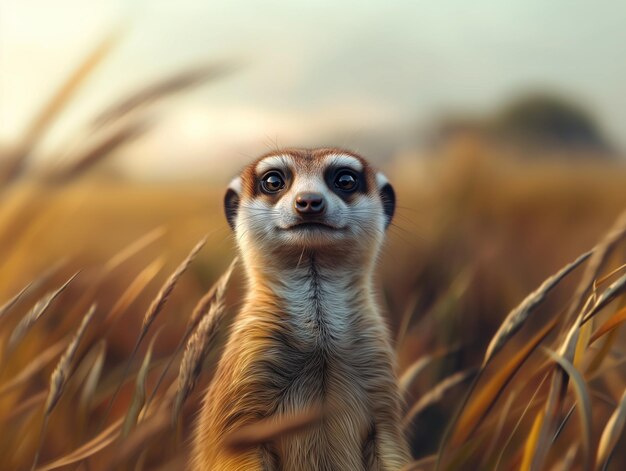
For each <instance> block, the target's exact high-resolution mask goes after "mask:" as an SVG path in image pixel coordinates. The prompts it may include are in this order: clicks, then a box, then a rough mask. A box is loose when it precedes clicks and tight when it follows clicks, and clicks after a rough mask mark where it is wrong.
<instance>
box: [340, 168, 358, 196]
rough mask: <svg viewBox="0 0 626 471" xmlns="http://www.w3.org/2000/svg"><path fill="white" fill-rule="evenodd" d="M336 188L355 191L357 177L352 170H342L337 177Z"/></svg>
mask: <svg viewBox="0 0 626 471" xmlns="http://www.w3.org/2000/svg"><path fill="white" fill-rule="evenodd" d="M335 186H336V187H337V188H339V189H340V190H341V191H354V190H356V187H357V177H356V174H355V173H354V172H351V171H350V170H342V171H341V172H339V173H338V174H337V176H336V177H335Z"/></svg>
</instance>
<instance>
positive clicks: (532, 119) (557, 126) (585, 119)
mask: <svg viewBox="0 0 626 471" xmlns="http://www.w3.org/2000/svg"><path fill="white" fill-rule="evenodd" d="M493 125H494V126H493V128H494V129H493V130H494V131H495V132H496V133H497V134H498V135H500V136H501V137H504V138H506V139H516V140H522V141H524V142H526V143H528V144H531V145H541V146H559V147H576V148H582V149H589V150H599V151H607V150H609V148H610V146H609V145H608V143H607V141H606V140H605V139H604V137H603V135H602V132H600V130H599V127H598V125H597V123H596V121H595V120H594V118H593V117H592V116H591V114H590V113H589V112H588V111H587V110H585V109H584V108H583V107H582V106H580V105H577V104H574V103H571V102H570V101H568V100H567V99H565V98H562V97H559V96H556V95H552V94H548V93H535V94H531V95H526V96H523V97H521V98H519V99H517V100H515V101H513V102H512V103H511V104H509V105H507V106H505V107H504V109H503V110H502V111H501V112H500V113H499V114H498V115H497V117H496V120H495V122H494V123H493Z"/></svg>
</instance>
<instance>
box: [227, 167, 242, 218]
mask: <svg viewBox="0 0 626 471" xmlns="http://www.w3.org/2000/svg"><path fill="white" fill-rule="evenodd" d="M240 194H241V178H240V177H236V178H233V180H232V181H231V182H230V185H228V190H226V195H224V213H225V214H226V220H227V221H228V225H229V226H230V228H231V229H233V230H234V229H235V221H236V220H237V211H238V210H239V195H240Z"/></svg>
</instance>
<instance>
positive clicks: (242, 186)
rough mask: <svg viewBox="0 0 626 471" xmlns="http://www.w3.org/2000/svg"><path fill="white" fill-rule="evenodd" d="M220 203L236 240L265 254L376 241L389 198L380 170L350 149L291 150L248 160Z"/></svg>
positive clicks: (390, 206) (389, 212)
mask: <svg viewBox="0 0 626 471" xmlns="http://www.w3.org/2000/svg"><path fill="white" fill-rule="evenodd" d="M224 203H225V212H226V218H227V220H228V223H229V225H230V226H231V228H232V229H234V231H235V233H236V236H237V238H238V241H239V243H240V244H242V243H245V244H246V245H248V244H253V245H254V246H255V247H256V248H258V249H260V250H261V251H268V252H273V251H276V250H281V249H296V250H297V249H305V248H322V247H329V246H336V247H346V248H347V247H350V248H355V247H364V248H367V247H371V245H372V244H377V245H379V244H380V242H381V241H382V238H383V235H384V232H385V229H386V228H387V227H388V226H389V224H390V223H391V219H392V217H393V213H394V209H395V196H394V191H393V188H392V187H391V185H390V183H389V182H388V181H387V179H386V178H385V177H384V175H382V174H381V173H380V172H376V171H375V170H373V169H372V167H370V165H369V164H368V163H367V161H365V159H363V158H362V157H360V156H358V155H356V154H354V153H351V152H347V151H342V150H338V149H316V150H299V149H298V150H285V151H280V152H275V153H271V154H268V155H265V156H263V157H261V158H259V159H258V160H256V161H255V162H253V163H252V164H251V165H249V166H248V167H247V168H246V169H245V170H244V171H243V172H242V174H241V175H240V176H239V177H237V178H235V179H234V180H233V181H232V182H231V184H230V187H229V188H228V191H227V193H226V197H225V200H224Z"/></svg>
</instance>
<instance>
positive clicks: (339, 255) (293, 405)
mask: <svg viewBox="0 0 626 471" xmlns="http://www.w3.org/2000/svg"><path fill="white" fill-rule="evenodd" d="M282 152H283V153H288V154H289V155H291V156H292V158H293V159H294V160H295V162H296V163H297V164H298V165H299V164H300V163H301V164H302V165H303V166H304V165H305V164H308V165H310V164H312V163H315V167H319V168H322V167H323V160H324V159H323V157H324V155H328V153H329V152H330V151H329V150H324V151H313V152H308V153H307V154H306V155H307V156H308V160H305V159H307V157H306V156H302V155H301V154H297V153H296V152H303V151H293V150H290V151H282ZM315 152H317V154H316V153H315ZM324 152H326V154H324ZM332 152H338V151H337V150H332ZM342 152H343V151H342ZM344 153H345V152H344ZM350 155H353V154H350ZM359 159H360V160H362V159H361V158H360V157H359ZM363 164H364V165H365V166H366V169H365V172H366V174H367V178H368V181H369V183H370V185H371V188H372V190H371V191H369V192H370V193H372V195H374V196H375V195H376V189H375V177H374V173H373V171H372V170H371V169H370V168H369V166H367V164H366V162H365V161H363ZM254 165H255V164H253V165H252V166H250V167H248V168H247V169H246V170H245V171H244V173H243V174H242V175H243V176H244V181H243V190H242V193H243V194H242V202H243V203H245V202H246V198H252V197H253V196H252V192H253V190H254V187H253V185H254V183H253V182H252V181H251V180H252V179H253V178H255V177H254ZM310 171H311V172H315V171H319V170H312V169H310ZM294 172H296V173H297V172H298V168H296V169H294ZM372 195H365V196H367V197H369V196H372ZM285 197H290V195H286V196H285ZM368 204H369V203H368ZM371 204H373V205H374V206H372V207H373V208H380V203H379V202H374V203H371ZM377 211H378V212H379V213H380V209H377ZM240 219H241V217H240ZM242 226H244V227H245V221H241V220H240V221H239V224H238V228H237V231H236V232H237V236H238V243H239V248H240V251H241V255H242V258H243V261H244V264H243V265H244V266H245V267H246V272H247V276H248V280H249V288H248V294H247V298H246V302H245V304H244V306H243V308H242V309H241V311H240V314H239V316H238V317H237V319H236V321H235V323H234V325H233V326H232V333H231V336H230V338H229V341H228V343H227V345H226V348H225V351H224V353H223V355H222V359H221V361H220V364H219V366H218V370H217V373H216V376H215V378H214V380H213V382H212V384H211V386H210V387H209V390H208V391H207V394H206V396H205V399H204V404H203V408H202V411H201V413H200V417H199V421H198V424H197V429H196V435H195V437H194V457H193V462H192V467H193V469H194V470H196V471H236V470H241V471H244V470H245V471H254V470H259V471H260V470H279V469H280V470H287V471H289V470H294V471H313V470H321V471H330V470H338V471H339V470H347V471H351V470H355V471H356V470H381V471H382V470H389V471H390V470H394V471H395V470H399V469H401V468H402V467H403V466H404V465H405V464H406V463H408V461H409V454H408V450H407V445H406V441H405V438H404V436H403V433H402V430H401V427H400V409H401V400H400V395H399V393H398V388H397V384H396V377H395V374H394V356H393V350H392V348H391V346H390V343H389V340H388V338H389V335H388V332H387V330H386V327H385V325H384V322H383V320H382V318H381V316H380V314H379V311H378V308H377V306H376V303H375V300H374V298H373V294H372V291H373V290H372V272H373V267H374V262H375V258H376V256H377V252H378V249H379V247H380V243H381V242H382V232H383V231H382V230H381V231H369V232H371V233H372V234H371V237H360V238H359V240H358V242H355V241H354V240H346V241H345V243H344V242H342V241H337V242H336V243H332V244H330V245H323V244H322V245H321V246H319V247H318V246H309V245H307V244H305V245H302V246H286V245H285V244H275V243H273V241H272V240H265V241H264V242H261V238H258V237H257V238H255V237H253V236H252V235H250V234H248V233H247V231H245V230H242ZM320 405H321V406H323V407H324V408H325V410H327V411H328V413H327V414H326V415H325V416H324V417H323V418H322V420H321V421H320V422H319V423H317V424H316V425H313V426H311V427H310V428H308V429H306V430H304V431H301V432H298V433H296V434H292V435H289V436H283V437H280V438H279V439H278V440H277V441H276V442H273V443H266V444H264V445H262V446H259V447H256V448H254V449H252V450H250V451H248V452H244V453H233V452H231V451H229V450H228V449H227V448H226V447H225V445H224V440H225V438H226V437H227V436H228V434H229V433H231V432H233V431H236V430H238V429H239V428H240V427H242V426H245V425H249V424H253V423H255V422H256V421H258V420H260V419H264V418H267V417H278V418H280V416H281V415H283V414H297V413H298V412H302V411H304V410H308V409H310V408H311V407H316V406H320Z"/></svg>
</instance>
